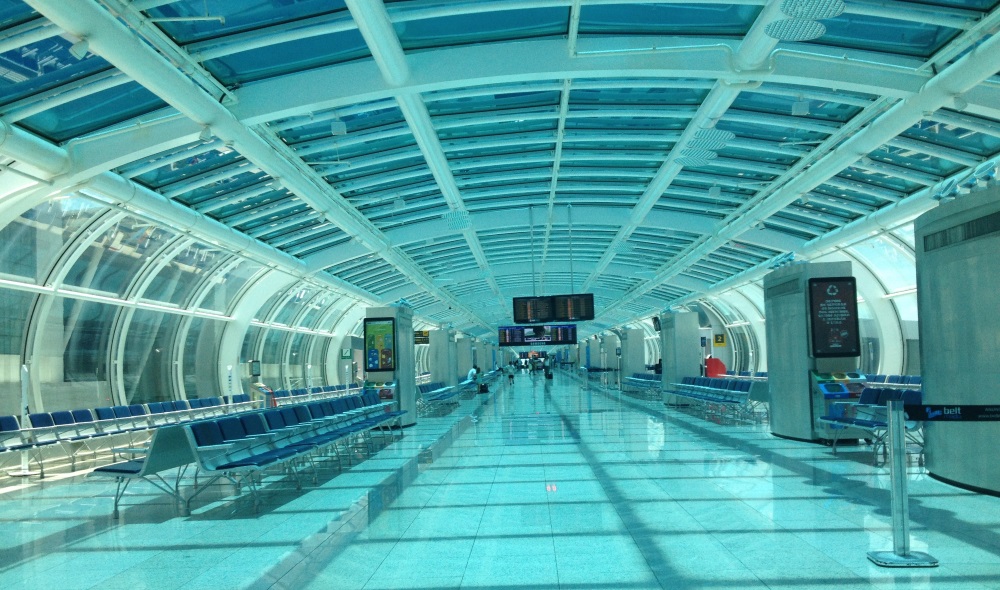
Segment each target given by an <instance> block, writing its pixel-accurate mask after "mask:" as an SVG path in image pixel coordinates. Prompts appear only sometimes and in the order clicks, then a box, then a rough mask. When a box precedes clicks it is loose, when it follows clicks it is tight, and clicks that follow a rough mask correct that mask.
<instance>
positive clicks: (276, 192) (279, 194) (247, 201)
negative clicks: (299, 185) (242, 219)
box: [198, 185, 288, 220]
mask: <svg viewBox="0 0 1000 590" xmlns="http://www.w3.org/2000/svg"><path fill="white" fill-rule="evenodd" d="M229 198H231V197H229V196H223V197H220V198H219V199H217V200H219V201H225V200H226V199H229ZM287 198H288V191H287V190H285V189H284V188H282V187H281V186H280V185H279V186H277V188H276V189H272V190H268V191H267V192H264V193H261V194H259V195H253V196H248V197H246V198H241V199H239V200H237V201H234V202H232V203H229V204H226V205H224V206H221V207H218V208H216V207H212V206H211V203H212V200H211V199H210V200H208V201H206V202H204V203H202V204H201V205H200V206H199V207H198V209H199V210H205V209H208V210H210V212H211V215H212V216H213V217H215V218H216V219H223V220H228V219H229V218H230V217H232V216H234V215H237V216H238V215H240V214H241V213H246V212H247V211H250V210H251V209H256V208H257V207H260V206H261V205H266V204H267V203H277V202H280V201H282V200H284V199H287Z"/></svg>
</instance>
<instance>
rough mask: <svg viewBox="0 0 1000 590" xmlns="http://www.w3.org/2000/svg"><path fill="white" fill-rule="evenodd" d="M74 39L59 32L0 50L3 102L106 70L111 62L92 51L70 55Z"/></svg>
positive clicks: (0, 86) (0, 80)
mask: <svg viewBox="0 0 1000 590" xmlns="http://www.w3.org/2000/svg"><path fill="white" fill-rule="evenodd" d="M71 45H73V41H70V40H69V39H66V38H65V37H61V36H55V37H49V38H48V39H43V40H41V41H36V42H35V43H31V44H30V45H25V46H23V47H18V48H17V49H12V50H10V51H7V52H5V53H2V54H0V104H7V103H10V102H14V101H16V100H20V99H22V98H24V97H26V96H31V95H32V94H36V93H38V92H42V91H44V90H48V89H50V88H54V87H56V86H58V85H60V84H64V83H66V82H69V81H72V80H75V79H77V78H82V77H84V76H87V75H90V74H93V73H95V72H99V71H101V70H106V69H108V68H110V67H111V65H110V64H108V62H106V61H104V60H103V59H101V58H100V57H97V56H96V55H94V54H92V53H88V54H87V55H86V56H85V57H84V58H83V59H77V58H75V57H73V56H72V55H70V53H69V48H70V46H71Z"/></svg>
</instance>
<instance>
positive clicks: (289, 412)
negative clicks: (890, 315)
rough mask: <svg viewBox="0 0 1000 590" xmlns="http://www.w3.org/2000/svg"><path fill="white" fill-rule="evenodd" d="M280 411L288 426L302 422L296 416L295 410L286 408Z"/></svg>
mask: <svg viewBox="0 0 1000 590" xmlns="http://www.w3.org/2000/svg"><path fill="white" fill-rule="evenodd" d="M278 411H279V412H281V417H282V418H284V420H285V424H286V425H287V426H295V425H296V424H298V423H299V422H300V420H299V417H298V416H297V415H295V410H293V409H292V408H288V407H285V408H281V409H279V410H278Z"/></svg>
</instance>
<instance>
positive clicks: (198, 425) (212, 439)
mask: <svg viewBox="0 0 1000 590" xmlns="http://www.w3.org/2000/svg"><path fill="white" fill-rule="evenodd" d="M188 428H190V429H191V434H192V435H194V442H195V443H196V444H197V445H198V446H199V447H208V446H213V445H221V444H225V442H226V439H225V438H223V436H222V431H221V430H220V429H219V423H218V422H216V421H215V420H202V421H200V422H194V423H193V424H190V425H189V426H188Z"/></svg>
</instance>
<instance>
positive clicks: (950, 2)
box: [902, 0, 1000, 11]
mask: <svg viewBox="0 0 1000 590" xmlns="http://www.w3.org/2000/svg"><path fill="white" fill-rule="evenodd" d="M902 1H903V2H906V3H911V2H912V0H902ZM912 3H913V4H929V5H931V6H947V7H951V8H965V9H969V10H979V11H987V10H991V9H993V8H996V7H997V5H998V4H1000V3H998V2H997V1H996V0H920V1H919V2H912Z"/></svg>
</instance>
